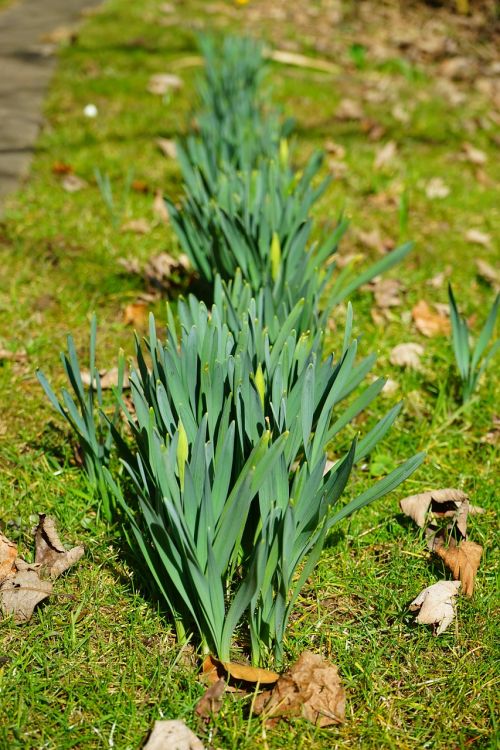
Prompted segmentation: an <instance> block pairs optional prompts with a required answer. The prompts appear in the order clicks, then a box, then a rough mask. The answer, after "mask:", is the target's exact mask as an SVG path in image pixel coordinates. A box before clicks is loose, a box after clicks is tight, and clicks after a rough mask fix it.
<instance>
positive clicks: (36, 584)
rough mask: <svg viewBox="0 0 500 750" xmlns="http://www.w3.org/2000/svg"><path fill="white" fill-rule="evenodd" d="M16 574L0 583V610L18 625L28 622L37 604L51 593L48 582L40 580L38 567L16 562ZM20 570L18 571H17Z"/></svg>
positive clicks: (20, 561)
mask: <svg viewBox="0 0 500 750" xmlns="http://www.w3.org/2000/svg"><path fill="white" fill-rule="evenodd" d="M16 567H17V568H18V570H17V572H16V573H15V574H14V575H11V576H9V577H8V578H6V579H5V580H4V581H3V582H2V583H0V610H1V611H2V613H3V615H4V616H8V615H12V616H13V617H14V622H16V623H17V624H18V625H20V624H22V623H24V622H28V620H30V619H31V616H32V615H33V611H34V609H35V607H36V605H37V604H40V602H43V600H44V599H46V598H47V597H48V596H50V594H51V593H52V584H51V583H50V581H42V580H40V576H39V575H38V570H37V567H38V566H34V565H28V564H27V563H24V561H23V560H19V561H17V562H16ZM19 568H20V569H19Z"/></svg>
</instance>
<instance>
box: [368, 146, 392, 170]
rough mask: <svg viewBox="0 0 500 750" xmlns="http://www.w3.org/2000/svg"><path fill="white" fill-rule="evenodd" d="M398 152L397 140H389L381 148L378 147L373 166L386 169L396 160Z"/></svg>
mask: <svg viewBox="0 0 500 750" xmlns="http://www.w3.org/2000/svg"><path fill="white" fill-rule="evenodd" d="M396 153H397V146H396V142H395V141H388V142H387V143H386V144H384V145H383V146H382V147H381V148H379V149H378V151H377V153H376V154H375V161H374V162H373V166H374V167H375V169H384V167H387V166H388V165H389V164H391V163H392V162H393V161H394V158H395V156H396Z"/></svg>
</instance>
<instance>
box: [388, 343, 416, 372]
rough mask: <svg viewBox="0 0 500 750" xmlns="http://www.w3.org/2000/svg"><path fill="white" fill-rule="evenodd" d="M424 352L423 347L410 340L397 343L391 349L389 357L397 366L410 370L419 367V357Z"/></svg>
mask: <svg viewBox="0 0 500 750" xmlns="http://www.w3.org/2000/svg"><path fill="white" fill-rule="evenodd" d="M423 353H424V347H423V346H421V345H420V344H414V343H413V342H410V343H408V344H398V345H397V346H395V347H394V349H392V351H391V353H390V355H389V359H390V361H391V364H393V365H397V366H398V367H409V368H410V369H411V370H419V369H420V357H421V356H422V355H423Z"/></svg>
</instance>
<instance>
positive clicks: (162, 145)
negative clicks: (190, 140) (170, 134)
mask: <svg viewBox="0 0 500 750" xmlns="http://www.w3.org/2000/svg"><path fill="white" fill-rule="evenodd" d="M156 145H157V146H158V148H159V149H160V151H161V152H162V154H163V155H164V156H166V157H168V158H169V159H176V158H177V146H176V145H175V141H174V140H172V139H170V138H157V139H156Z"/></svg>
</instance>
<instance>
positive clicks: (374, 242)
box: [356, 229, 386, 255]
mask: <svg viewBox="0 0 500 750" xmlns="http://www.w3.org/2000/svg"><path fill="white" fill-rule="evenodd" d="M356 235H357V237H358V239H359V241H360V242H361V244H362V245H365V247H369V248H370V250H376V251H377V252H378V253H380V254H381V255H382V254H383V253H385V252H386V243H385V241H384V240H383V239H382V236H381V234H380V230H379V229H372V230H371V231H369V232H364V231H363V230H362V229H358V231H357V232H356Z"/></svg>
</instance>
